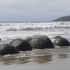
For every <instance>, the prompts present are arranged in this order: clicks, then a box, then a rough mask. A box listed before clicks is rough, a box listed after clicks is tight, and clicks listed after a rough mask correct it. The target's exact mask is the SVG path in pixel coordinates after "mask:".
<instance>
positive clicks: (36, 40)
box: [29, 35, 54, 49]
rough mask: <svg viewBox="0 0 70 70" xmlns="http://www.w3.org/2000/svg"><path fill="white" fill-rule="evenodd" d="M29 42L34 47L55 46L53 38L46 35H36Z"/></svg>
mask: <svg viewBox="0 0 70 70" xmlns="http://www.w3.org/2000/svg"><path fill="white" fill-rule="evenodd" d="M29 43H30V45H31V47H32V48H34V49H44V48H54V45H53V43H52V42H51V40H50V39H49V38H48V37H47V36H45V35H36V36H34V37H33V38H32V39H31V40H30V42H29Z"/></svg>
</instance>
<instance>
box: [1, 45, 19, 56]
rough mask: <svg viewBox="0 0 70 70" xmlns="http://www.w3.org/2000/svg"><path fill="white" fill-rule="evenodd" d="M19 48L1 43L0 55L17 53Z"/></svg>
mask: <svg viewBox="0 0 70 70" xmlns="http://www.w3.org/2000/svg"><path fill="white" fill-rule="evenodd" d="M16 53H18V50H17V49H16V48H15V47H13V46H12V45H10V44H0V55H5V54H16Z"/></svg>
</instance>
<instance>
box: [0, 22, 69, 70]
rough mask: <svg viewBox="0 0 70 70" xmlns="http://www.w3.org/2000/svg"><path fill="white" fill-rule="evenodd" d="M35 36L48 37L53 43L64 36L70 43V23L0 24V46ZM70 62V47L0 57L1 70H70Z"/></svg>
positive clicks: (57, 47)
mask: <svg viewBox="0 0 70 70" xmlns="http://www.w3.org/2000/svg"><path fill="white" fill-rule="evenodd" d="M33 35H47V36H48V37H49V38H50V39H51V40H52V41H54V37H55V36H62V37H64V38H66V39H68V40H69V41H70V22H44V23H43V22H41V23H30V22H29V23H0V38H1V39H2V40H1V41H0V44H1V43H9V42H10V41H11V40H12V39H15V38H23V39H24V38H26V37H28V36H33ZM69 61H70V46H65V47H60V46H55V48H54V49H34V50H32V51H25V52H20V53H19V54H14V55H4V56H0V70H70V62H69Z"/></svg>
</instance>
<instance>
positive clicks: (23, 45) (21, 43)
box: [10, 38, 32, 51]
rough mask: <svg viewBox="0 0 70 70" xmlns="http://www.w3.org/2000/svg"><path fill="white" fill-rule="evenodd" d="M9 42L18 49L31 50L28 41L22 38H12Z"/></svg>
mask: <svg viewBox="0 0 70 70" xmlns="http://www.w3.org/2000/svg"><path fill="white" fill-rule="evenodd" d="M10 44H11V45H13V46H14V47H16V48H17V49H18V51H28V50H32V47H31V45H30V44H29V42H27V41H26V40H23V39H21V38H17V39H14V40H12V41H11V42H10Z"/></svg>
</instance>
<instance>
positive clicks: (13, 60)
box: [0, 46, 70, 70]
mask: <svg viewBox="0 0 70 70" xmlns="http://www.w3.org/2000/svg"><path fill="white" fill-rule="evenodd" d="M0 70H70V46H69V47H68V46H66V47H64V48H61V47H58V46H56V48H55V49H42V50H41V49H35V50H32V51H26V52H20V53H19V54H14V55H5V56H0Z"/></svg>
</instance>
